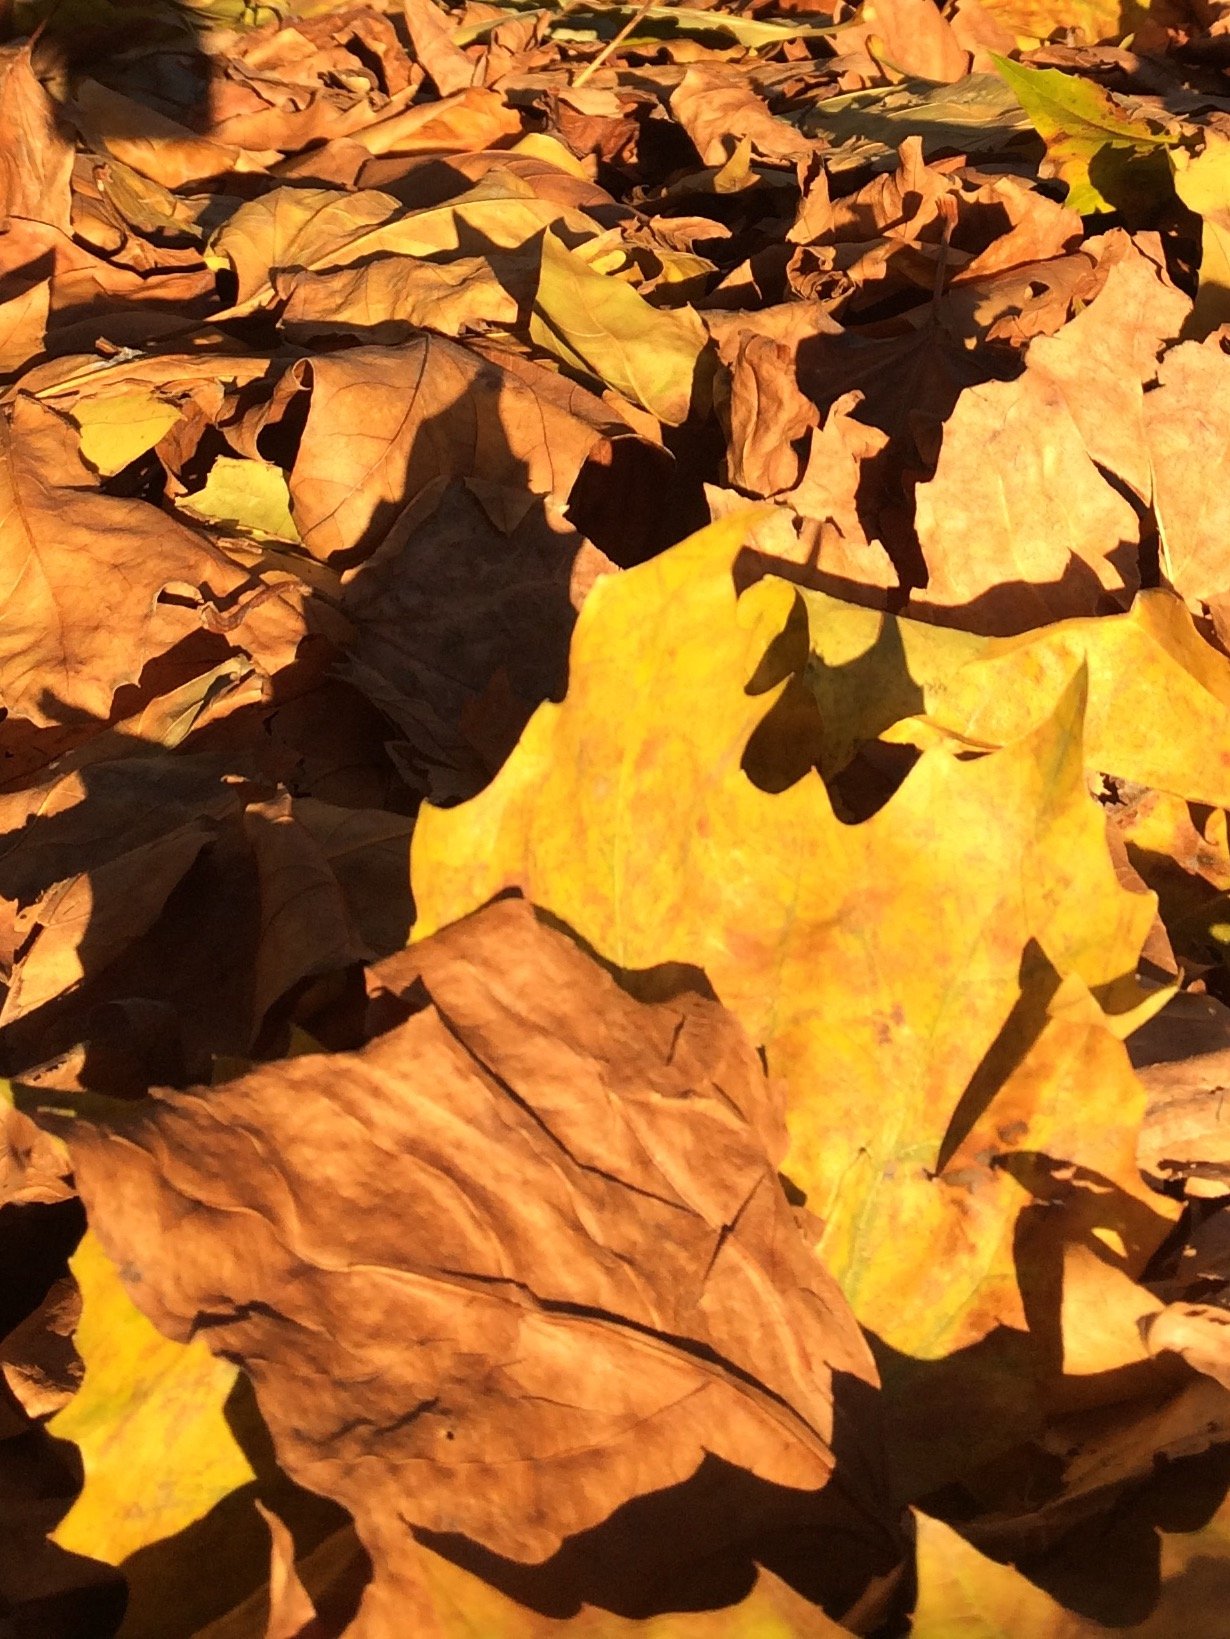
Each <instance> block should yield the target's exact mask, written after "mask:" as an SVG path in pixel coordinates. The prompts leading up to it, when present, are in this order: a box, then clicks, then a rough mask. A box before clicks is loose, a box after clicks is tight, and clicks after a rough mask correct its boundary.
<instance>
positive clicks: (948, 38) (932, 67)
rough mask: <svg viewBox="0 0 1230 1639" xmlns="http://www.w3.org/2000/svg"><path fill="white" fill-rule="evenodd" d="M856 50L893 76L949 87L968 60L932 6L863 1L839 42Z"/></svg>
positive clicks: (921, 0) (907, 0)
mask: <svg viewBox="0 0 1230 1639" xmlns="http://www.w3.org/2000/svg"><path fill="white" fill-rule="evenodd" d="M842 44H843V45H844V46H845V47H846V49H847V50H849V49H850V48H851V47H853V46H854V45H856V44H857V45H861V46H862V47H863V49H864V50H866V51H868V52H869V53H870V54H871V55H872V57H873V58H874V59H875V60H876V61H877V62H882V63H884V64H885V66H887V67H888V68H889V69H891V70H893V71H895V72H896V73H897V74H902V75H904V74H912V75H917V77H918V78H919V79H920V80H934V81H938V82H940V83H943V84H949V85H951V84H952V83H953V82H954V81H955V80H960V79H961V78H962V77H963V76H964V75H965V74H967V73H968V72H969V66H970V61H969V56H968V55H967V53H966V52H965V50H964V49H963V48H962V46H961V45H960V43H959V42H958V40H957V37H956V35H955V34H954V33H953V31H952V27H951V25H950V24H949V22H948V21H947V19H946V18H945V17H944V15H943V13H942V12H941V11H940V9H939V7H938V6H935V5H933V4H932V3H931V0H866V4H864V5H863V7H862V9H861V11H860V13H859V16H858V19H857V22H856V23H855V25H854V27H853V28H852V29H850V30H849V31H848V32H847V33H846V35H845V37H844V38H843V41H842Z"/></svg>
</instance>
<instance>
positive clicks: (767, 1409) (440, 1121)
mask: <svg viewBox="0 0 1230 1639" xmlns="http://www.w3.org/2000/svg"><path fill="white" fill-rule="evenodd" d="M493 931H495V932H497V933H498V937H496V938H494V939H492V937H491V935H492V932H493ZM548 976H550V977H549V979H548ZM373 979H374V982H375V984H376V985H378V986H379V987H380V988H379V989H378V990H377V992H376V996H375V1001H374V1007H375V1013H374V1015H373V1019H372V1024H373V1026H374V1027H375V1028H376V1029H377V1031H378V1032H379V1033H378V1034H376V1035H375V1036H374V1038H373V1039H372V1040H370V1041H369V1042H368V1044H367V1045H366V1046H365V1047H363V1048H362V1049H360V1050H359V1051H358V1052H357V1053H354V1054H351V1055H349V1056H348V1057H347V1059H346V1063H347V1073H346V1075H345V1076H344V1077H342V1078H340V1079H339V1077H338V1076H337V1074H336V1068H335V1066H336V1063H337V1060H336V1059H335V1058H332V1057H329V1056H321V1055H307V1056H301V1057H297V1058H294V1059H292V1060H289V1061H286V1062H285V1063H282V1064H279V1065H277V1066H273V1067H268V1068H258V1069H256V1070H253V1071H252V1072H251V1073H250V1074H249V1075H247V1076H241V1077H240V1078H239V1079H237V1080H232V1081H230V1082H227V1083H226V1084H225V1085H223V1086H219V1087H214V1088H212V1089H196V1090H193V1091H190V1092H187V1093H172V1092H163V1093H159V1094H158V1095H157V1096H156V1097H155V1098H154V1099H153V1100H152V1101H151V1102H149V1103H148V1104H146V1105H144V1106H129V1107H128V1108H127V1109H126V1110H124V1111H122V1112H120V1111H117V1112H116V1117H115V1119H113V1120H108V1121H105V1122H103V1123H98V1122H96V1121H94V1120H92V1119H87V1118H85V1117H82V1116H77V1117H75V1118H72V1119H69V1120H64V1119H63V1118H58V1117H54V1116H53V1115H51V1114H49V1113H48V1114H44V1115H43V1116H42V1117H41V1119H42V1120H43V1121H44V1122H45V1123H49V1124H51V1125H54V1126H55V1127H57V1128H58V1129H60V1130H62V1131H63V1132H64V1133H65V1135H66V1137H67V1141H68V1144H69V1148H70V1153H71V1154H72V1157H73V1164H74V1170H75V1173H76V1176H77V1180H78V1185H79V1187H80V1189H81V1190H82V1194H83V1199H84V1200H85V1203H86V1209H87V1212H88V1213H89V1214H90V1217H91V1221H92V1223H93V1225H94V1227H95V1229H96V1230H97V1232H98V1234H99V1236H100V1239H101V1240H102V1242H103V1244H104V1245H105V1246H106V1247H107V1248H108V1251H109V1253H110V1254H111V1255H112V1256H113V1257H115V1258H116V1259H117V1260H118V1262H119V1265H120V1267H121V1268H122V1269H123V1271H124V1276H125V1281H126V1284H127V1286H128V1289H129V1290H130V1292H131V1293H132V1295H133V1297H134V1300H135V1301H137V1302H138V1303H139V1304H140V1306H141V1307H142V1308H143V1309H144V1310H145V1311H146V1312H147V1313H148V1314H149V1315H150V1316H151V1318H153V1319H154V1320H155V1321H156V1322H157V1324H158V1326H159V1327H160V1328H161V1329H163V1330H165V1331H166V1332H167V1333H168V1334H169V1335H171V1336H173V1337H178V1338H180V1339H184V1338H187V1337H190V1336H192V1335H193V1334H194V1333H195V1332H197V1331H198V1330H199V1329H200V1328H201V1327H202V1325H205V1326H206V1329H207V1338H208V1341H209V1343H210V1344H211V1345H212V1346H213V1347H214V1348H216V1349H218V1350H220V1351H224V1352H225V1354H226V1355H227V1356H228V1357H229V1358H232V1359H234V1358H238V1359H240V1360H242V1361H243V1362H244V1365H245V1368H246V1369H247V1370H248V1371H249V1372H250V1373H251V1375H252V1377H253V1381H254V1383H255V1386H256V1391H257V1396H258V1399H259V1401H260V1404H261V1408H262V1411H263V1412H264V1415H265V1417H266V1419H267V1421H268V1423H269V1426H270V1430H271V1432H272V1434H273V1437H274V1441H275V1443H276V1445H277V1448H278V1453H279V1457H280V1459H281V1461H282V1462H283V1464H284V1465H285V1466H286V1467H287V1469H288V1470H289V1472H290V1473H291V1474H292V1475H293V1476H295V1477H296V1478H298V1479H299V1480H301V1481H302V1482H304V1483H306V1484H308V1485H310V1486H311V1487H312V1488H313V1489H316V1490H323V1491H325V1492H328V1493H331V1494H332V1495H333V1496H335V1497H336V1498H338V1499H339V1500H341V1501H343V1502H345V1503H346V1505H347V1506H348V1507H350V1508H351V1510H352V1511H353V1513H354V1517H355V1522H356V1526H357V1529H358V1532H359V1535H360V1538H361V1540H362V1541H363V1543H364V1546H365V1547H366V1548H367V1550H368V1552H369V1553H370V1554H371V1555H372V1558H373V1564H374V1567H375V1581H374V1582H373V1585H372V1589H371V1591H370V1592H369V1594H368V1595H367V1596H365V1608H368V1607H370V1608H371V1609H372V1611H373V1612H376V1611H378V1610H379V1609H381V1607H382V1606H383V1605H384V1604H386V1603H387V1602H388V1601H389V1600H390V1599H392V1598H394V1597H396V1596H397V1594H398V1590H399V1588H401V1587H402V1585H403V1583H404V1584H405V1585H406V1587H407V1588H411V1589H412V1588H413V1586H414V1582H415V1578H416V1570H415V1564H416V1560H417V1549H416V1547H415V1543H414V1540H413V1537H412V1536H411V1534H410V1525H411V1524H412V1523H413V1524H414V1525H416V1526H419V1527H423V1528H426V1529H429V1530H434V1531H437V1532H439V1531H445V1532H450V1533H456V1532H461V1533H463V1534H464V1535H468V1536H470V1537H472V1538H473V1539H475V1540H476V1541H477V1542H478V1543H480V1544H483V1545H485V1546H486V1547H488V1548H490V1549H492V1550H494V1551H495V1552H496V1553H499V1554H504V1555H508V1556H511V1557H513V1558H517V1559H521V1560H540V1559H542V1558H544V1557H545V1556H546V1555H548V1554H551V1553H553V1552H554V1551H556V1550H557V1549H558V1548H559V1546H560V1544H561V1542H562V1541H563V1539H564V1538H565V1537H567V1536H569V1535H571V1534H572V1533H575V1532H577V1531H579V1530H585V1529H589V1528H593V1527H595V1526H597V1525H599V1523H600V1522H602V1521H603V1520H605V1519H607V1517H608V1516H609V1515H610V1514H611V1512H612V1510H613V1509H615V1508H617V1507H618V1506H619V1505H620V1504H621V1503H624V1502H627V1501H629V1500H630V1499H632V1498H635V1497H638V1496H642V1495H644V1494H646V1493H649V1492H652V1491H655V1490H658V1489H660V1488H661V1487H662V1486H665V1485H681V1484H683V1483H684V1482H686V1481H688V1480H689V1479H690V1478H691V1477H692V1476H693V1475H694V1474H695V1472H696V1470H697V1469H698V1467H699V1465H700V1464H701V1462H702V1459H703V1458H704V1457H705V1454H706V1453H712V1456H713V1458H717V1459H720V1461H721V1463H722V1464H725V1465H732V1466H733V1467H734V1468H743V1469H746V1470H748V1472H749V1473H750V1474H752V1475H755V1476H757V1478H758V1479H759V1480H760V1481H761V1482H762V1484H763V1485H764V1486H765V1487H767V1490H766V1492H765V1496H766V1499H768V1498H776V1499H778V1501H777V1506H780V1507H784V1508H786V1514H785V1516H784V1517H785V1518H787V1519H792V1520H794V1521H795V1522H797V1523H798V1524H799V1525H801V1526H803V1527H806V1525H807V1522H808V1521H809V1520H810V1519H813V1518H818V1517H819V1516H817V1515H816V1514H815V1510H816V1509H817V1508H819V1507H820V1506H821V1504H822V1503H826V1496H827V1494H826V1491H825V1488H826V1486H828V1485H829V1482H830V1481H832V1484H833V1486H834V1487H835V1488H836V1489H835V1491H834V1492H833V1493H832V1496H833V1498H834V1499H835V1503H836V1504H837V1505H840V1507H841V1508H844V1509H845V1510H846V1511H847V1516H848V1518H849V1521H850V1525H851V1527H852V1528H853V1529H854V1531H855V1533H856V1537H857V1538H858V1539H861V1543H862V1546H861V1547H860V1548H858V1549H857V1550H856V1552H855V1557H856V1558H857V1557H858V1556H859V1555H861V1556H863V1557H864V1558H865V1559H867V1561H868V1563H872V1564H874V1563H875V1562H876V1561H879V1562H880V1564H881V1567H887V1566H891V1564H892V1562H893V1559H894V1557H895V1555H894V1550H893V1530H892V1524H891V1514H890V1513H888V1512H886V1511H885V1508H884V1503H883V1500H882V1497H881V1494H880V1491H879V1489H878V1482H877V1479H876V1471H877V1457H876V1438H875V1431H874V1426H873V1424H872V1422H871V1420H870V1419H871V1412H870V1399H869V1398H868V1397H869V1396H871V1393H872V1391H871V1385H872V1384H873V1383H874V1381H875V1371H874V1367H873V1365H872V1363H871V1358H870V1354H869V1352H868V1350H867V1346H866V1343H865V1341H864V1340H863V1338H862V1336H861V1334H860V1333H859V1330H858V1328H857V1326H856V1325H855V1324H854V1321H853V1318H852V1317H851V1316H850V1314H849V1311H848V1310H847V1309H846V1307H845V1305H844V1303H843V1301H842V1299H841V1297H840V1294H839V1293H838V1291H837V1288H836V1287H835V1285H834V1284H833V1283H832V1282H831V1280H830V1279H829V1278H828V1276H827V1275H825V1273H824V1271H823V1269H822V1268H821V1267H820V1266H819V1265H818V1264H817V1263H816V1262H815V1261H814V1260H813V1259H812V1257H811V1256H810V1254H809V1252H808V1250H807V1248H806V1246H805V1244H804V1242H803V1240H802V1238H801V1237H800V1235H799V1233H798V1229H797V1227H796V1225H795V1222H794V1219H793V1217H792V1215H791V1210H790V1208H789V1207H788V1206H787V1203H786V1200H785V1197H784V1195H783V1194H782V1192H781V1189H780V1186H779V1184H778V1181H777V1178H776V1175H775V1173H774V1171H773V1168H772V1166H771V1164H770V1162H769V1161H768V1160H767V1158H766V1151H767V1153H768V1154H769V1155H773V1154H777V1153H779V1152H780V1148H781V1118H780V1111H779V1110H778V1109H777V1108H775V1105H774V1100H773V1096H772V1093H771V1089H770V1086H769V1084H768V1083H767V1082H766V1081H765V1079H764V1076H763V1073H762V1071H761V1069H760V1066H759V1063H758V1061H757V1059H756V1056H755V1054H754V1052H753V1051H752V1048H751V1046H750V1044H749V1043H748V1041H747V1040H746V1038H745V1037H744V1036H743V1035H742V1032H741V1031H740V1030H739V1028H738V1026H737V1025H736V1024H735V1023H734V1021H733V1020H732V1019H731V1018H730V1017H729V1016H728V1015H727V1014H725V1013H724V1012H723V1011H722V1010H721V1009H720V1008H718V1007H717V1006H715V1005H714V1004H713V1003H711V1002H709V1001H708V1000H706V999H704V998H703V997H700V996H697V995H694V994H692V993H689V992H686V991H685V992H683V993H681V994H680V995H679V996H678V998H677V999H676V1000H675V1001H672V1002H663V1003H659V1004H655V1005H647V1004H644V1003H640V1002H636V1001H634V1000H633V999H632V998H631V997H629V996H628V995H626V994H625V993H624V992H623V991H621V990H620V989H619V988H618V986H617V985H616V984H615V983H614V981H613V980H612V979H610V978H609V977H608V976H607V975H606V974H604V973H603V972H602V971H601V969H599V968H598V967H597V965H596V964H595V963H594V962H593V961H592V960H591V959H590V958H589V957H587V956H586V955H584V954H583V953H582V952H580V951H579V950H578V949H577V948H576V947H575V946H574V945H573V944H572V943H571V941H570V940H568V939H567V938H566V937H565V936H564V935H562V934H560V933H557V932H554V931H551V930H549V929H547V928H546V927H544V926H543V925H542V924H541V923H539V922H538V921H537V920H536V919H535V917H534V915H533V914H532V912H531V911H530V910H529V908H528V907H525V906H522V905H519V904H515V903H502V904H500V905H496V906H492V907H490V908H489V909H487V910H486V911H484V912H482V913H481V914H480V915H478V916H477V917H475V918H473V919H471V920H469V921H467V922H465V923H463V924H461V925H460V926H458V927H456V928H454V929H451V930H449V931H448V932H446V933H443V934H441V935H440V936H439V937H438V938H437V939H435V940H433V941H431V942H430V943H424V944H422V945H420V946H419V947H417V948H416V949H415V950H413V951H411V952H408V953H406V955H404V956H399V957H396V958H393V959H392V960H391V961H390V962H389V963H387V964H386V965H385V966H384V967H383V968H381V969H377V970H375V973H374V975H373ZM544 980H547V981H548V982H544ZM258 1135H259V1136H258ZM253 1142H257V1143H259V1144H261V1145H269V1146H270V1148H269V1149H268V1150H267V1151H266V1152H265V1153H266V1154H267V1155H268V1156H269V1163H268V1164H266V1165H262V1166H256V1167H253V1166H252V1164H251V1161H250V1159H248V1158H249V1157H250V1155H251V1146H252V1144H253ZM326 1155H327V1165H323V1164H322V1162H323V1159H324V1157H325V1156H326ZM241 1156H242V1157H244V1159H243V1161H242V1162H241V1161H240V1159H239V1158H240V1157H241ZM202 1191H204V1192H205V1194H204V1196H203V1195H202ZM206 1198H207V1199H208V1201H209V1203H210V1204H208V1205H206ZM120 1199H123V1200H124V1202H125V1206H124V1208H123V1209H122V1210H115V1204H116V1203H117V1201H119V1200H120ZM189 1200H191V1201H193V1202H194V1203H195V1206H194V1210H193V1211H192V1212H190V1213H185V1205H186V1203H187V1201H189ZM633 1200H634V1201H635V1203H636V1204H635V1210H629V1203H630V1201H633ZM343 1201H344V1202H345V1203H346V1204H345V1207H344V1209H342V1207H341V1203H342V1202H343ZM206 1225H207V1226H208V1233H201V1231H202V1230H203V1229H205V1227H206ZM649 1246H652V1247H653V1248H654V1252H653V1256H652V1258H649V1257H647V1256H646V1255H645V1252H644V1251H643V1250H641V1249H642V1248H646V1249H647V1248H648V1247H649ZM165 1347H168V1348H173V1347H175V1345H172V1344H167V1345H165ZM856 1381H857V1382H858V1383H860V1384H861V1385H862V1386H863V1392H862V1393H861V1394H854V1393H853V1392H851V1396H850V1401H849V1405H848V1406H847V1403H846V1394H845V1385H846V1384H848V1383H854V1382H856ZM834 1441H837V1442H838V1444H839V1445H840V1446H841V1447H842V1449H843V1450H845V1449H848V1450H850V1452H851V1453H852V1454H853V1453H857V1456H856V1457H854V1458H853V1460H852V1461H851V1463H850V1478H849V1482H848V1487H849V1488H848V1489H847V1481H846V1478H845V1468H844V1467H842V1468H839V1469H837V1471H836V1474H834V1462H835V1459H834V1455H833V1442H834ZM847 1442H848V1444H847ZM782 1488H785V1489H784V1490H783V1489H782ZM851 1507H852V1508H853V1509H854V1512H853V1513H851V1512H849V1510H850V1509H851ZM782 1518H783V1516H782V1515H779V1516H778V1519H779V1523H780V1520H781V1519H782ZM731 1528H733V1529H734V1530H735V1531H736V1533H737V1536H736V1539H735V1540H740V1539H741V1538H742V1536H743V1534H744V1533H745V1532H746V1531H747V1530H748V1529H749V1526H748V1523H747V1522H746V1521H743V1522H740V1523H735V1522H733V1521H732V1526H731ZM847 1580H848V1578H847ZM360 1631H362V1618H360Z"/></svg>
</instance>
